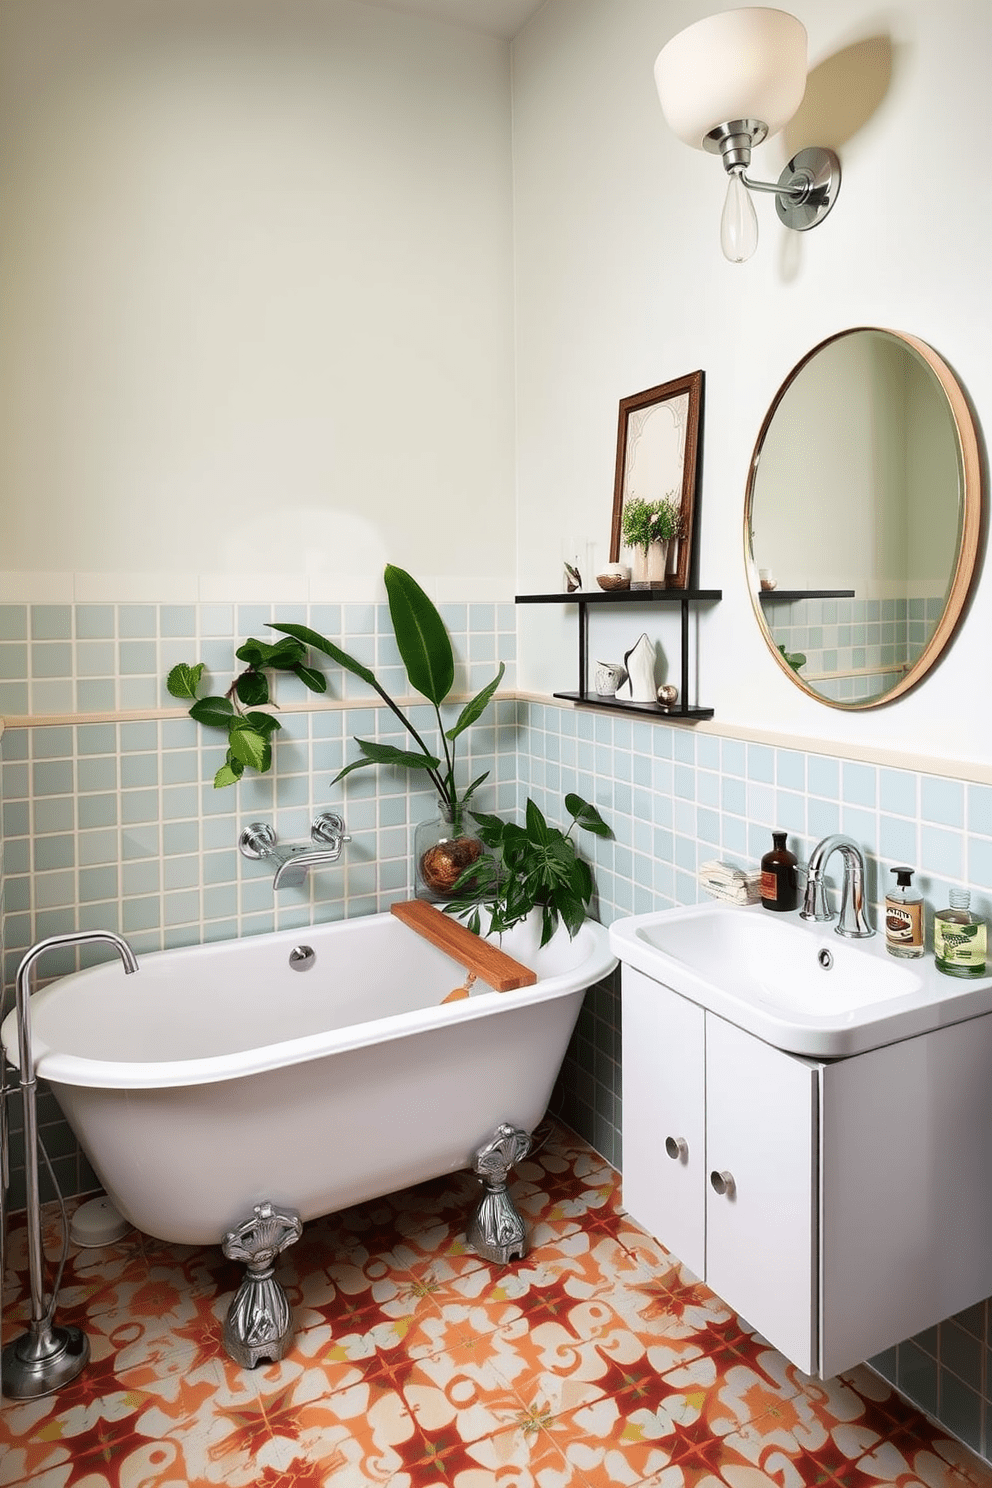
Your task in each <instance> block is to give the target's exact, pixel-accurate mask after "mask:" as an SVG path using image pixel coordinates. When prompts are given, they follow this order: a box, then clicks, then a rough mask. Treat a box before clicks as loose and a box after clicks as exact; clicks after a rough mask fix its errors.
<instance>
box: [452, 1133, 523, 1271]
mask: <svg viewBox="0 0 992 1488" xmlns="http://www.w3.org/2000/svg"><path fill="white" fill-rule="evenodd" d="M530 1144H531V1139H530V1137H529V1136H528V1134H527V1133H526V1132H525V1131H521V1130H520V1128H519V1127H516V1126H510V1125H509V1124H508V1123H507V1122H503V1124H502V1125H501V1126H498V1127H497V1128H496V1131H495V1132H494V1134H493V1136H492V1138H491V1140H490V1141H488V1142H487V1143H486V1144H485V1146H483V1147H480V1148H479V1150H478V1152H476V1154H475V1156H474V1158H473V1160H472V1171H473V1172H474V1173H475V1174H476V1176H477V1177H479V1178H481V1179H482V1182H483V1184H484V1186H485V1192H484V1193H483V1195H482V1197H481V1198H480V1200H479V1202H478V1204H477V1205H476V1209H475V1213H474V1214H473V1215H472V1218H471V1219H470V1220H469V1225H468V1230H467V1232H466V1236H465V1238H466V1239H467V1241H468V1243H469V1245H471V1247H472V1249H473V1250H474V1251H476V1252H477V1253H478V1254H479V1255H480V1256H482V1258H483V1260H486V1261H493V1262H495V1264H496V1265H498V1266H506V1265H508V1264H509V1262H510V1261H511V1260H512V1259H514V1258H515V1259H516V1260H518V1261H522V1260H523V1258H524V1256H525V1255H526V1254H527V1227H526V1226H525V1224H524V1222H523V1220H522V1219H521V1217H520V1215H519V1213H518V1212H517V1209H516V1207H515V1205H514V1203H513V1200H512V1199H511V1198H510V1195H509V1194H508V1193H507V1191H506V1180H507V1178H508V1177H509V1176H510V1169H511V1168H512V1167H513V1165H514V1163H518V1162H521V1161H522V1160H523V1158H525V1157H526V1156H527V1154H528V1152H529V1151H530Z"/></svg>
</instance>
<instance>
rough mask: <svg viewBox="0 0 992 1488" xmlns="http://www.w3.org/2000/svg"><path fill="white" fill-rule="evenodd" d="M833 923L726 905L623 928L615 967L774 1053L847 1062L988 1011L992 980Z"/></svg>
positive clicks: (616, 928)
mask: <svg viewBox="0 0 992 1488" xmlns="http://www.w3.org/2000/svg"><path fill="white" fill-rule="evenodd" d="M835 925H836V922H835V921H834V922H827V923H822V924H817V923H815V922H812V921H807V920H803V919H802V918H801V917H800V915H799V913H798V911H794V912H792V913H788V914H781V913H774V912H772V911H769V910H766V909H764V908H762V906H761V905H753V906H749V907H748V908H746V909H744V908H737V907H735V906H733V905H729V904H722V903H718V902H712V903H706V904H699V905H693V906H691V907H689V908H685V909H671V910H662V911H658V912H657V913H652V914H646V915H632V916H630V917H628V918H625V919H621V920H617V921H615V922H614V924H613V925H612V926H611V928H610V944H611V948H612V950H613V952H614V954H615V955H616V956H618V957H619V958H620V960H621V961H622V962H624V963H626V964H627V965H630V966H635V967H636V968H637V969H638V970H639V971H642V972H644V973H645V975H647V976H649V977H652V978H653V979H654V980H655V981H658V982H661V983H662V984H663V985H664V986H666V987H670V988H671V989H672V990H673V991H675V992H680V993H682V995H683V996H685V997H688V998H689V999H690V1000H691V1001H693V1002H695V1003H697V1004H699V1005H700V1006H701V1007H705V1008H708V1009H709V1010H710V1011H711V1012H714V1013H718V1014H720V1016H722V1017H725V1018H726V1019H727V1020H728V1021H729V1022H731V1023H735V1024H737V1026H738V1027H740V1028H743V1029H745V1030H746V1031H747V1032H749V1033H753V1034H755V1035H756V1036H757V1037H758V1038H762V1039H764V1040H765V1041H766V1042H767V1043H770V1044H773V1045H775V1047H776V1048H779V1049H784V1050H787V1051H789V1052H791V1053H795V1054H806V1055H809V1056H811V1057H816V1058H821V1059H823V1058H826V1059H830V1058H841V1057H844V1056H846V1055H850V1054H856V1053H862V1052H864V1051H865V1050H867V1049H875V1048H879V1047H880V1046H881V1045H883V1044H887V1043H894V1042H896V1041H897V1040H899V1039H903V1038H911V1037H913V1036H914V1035H915V1034H918V1033H925V1032H927V1031H929V1030H930V1029H932V1028H938V1027H941V1026H942V1025H945V1024H948V1023H956V1022H960V1021H961V1020H962V1019H965V1018H972V1017H976V1016H977V1015H978V1014H979V1013H985V1012H988V1011H989V1010H990V1009H992V977H989V978H983V979H982V980H980V981H966V980H962V979H959V978H957V977H948V976H944V975H943V974H942V973H941V972H939V971H937V969H936V966H935V965H934V960H933V956H932V955H930V954H929V953H928V954H927V955H926V956H924V957H923V958H922V959H921V960H917V961H902V960H899V959H898V958H897V957H894V956H890V955H889V953H888V952H887V951H886V949H885V938H884V935H883V934H881V933H879V934H876V935H873V936H871V937H870V938H868V939H865V940H850V939H847V938H846V937H844V936H841V935H838V934H837V933H836V929H835Z"/></svg>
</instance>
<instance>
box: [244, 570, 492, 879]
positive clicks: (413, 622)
mask: <svg viewBox="0 0 992 1488" xmlns="http://www.w3.org/2000/svg"><path fill="white" fill-rule="evenodd" d="M383 578H384V581H385V585H386V596H387V598H388V601H389V615H390V619H391V621H392V626H393V635H394V636H395V639H396V647H397V650H398V651H399V653H400V657H401V659H402V662H403V665H404V667H405V668H406V674H407V678H408V680H409V682H410V685H411V687H412V688H414V690H415V691H417V692H419V693H421V694H422V695H423V696H424V697H425V698H426V699H427V701H428V702H429V703H430V704H431V705H432V707H433V708H434V713H435V716H436V719H437V728H436V734H437V743H436V744H435V746H434V748H431V746H430V745H429V744H428V743H427V741H426V740H425V739H424V738H423V736H422V735H421V733H420V731H419V730H418V729H417V728H416V727H415V726H414V724H413V722H412V720H411V719H410V718H409V717H408V716H407V714H406V713H405V712H404V711H403V709H402V708H401V707H400V706H399V704H398V703H396V702H395V701H394V699H393V698H391V697H390V696H389V694H388V692H386V690H385V688H384V687H383V686H382V684H381V683H380V682H379V680H378V678H377V677H376V676H375V673H374V672H372V670H371V669H370V668H369V667H367V666H365V665H364V664H363V663H362V662H360V661H358V660H356V658H355V657H353V656H349V655H348V653H347V652H346V651H342V649H341V647H340V646H337V645H335V643H334V642H333V641H331V640H328V638H327V637H326V636H323V635H320V634H319V632H317V631H315V630H311V629H310V627H309V626H306V625H281V624H273V627H272V628H273V630H278V631H281V632H282V634H284V635H286V636H289V637H291V638H292V639H293V640H296V641H299V642H302V643H303V644H304V645H307V646H310V647H311V648H312V649H313V650H315V651H322V652H323V653H324V654H325V655H326V656H329V657H330V658H331V660H332V661H335V662H337V664H338V665H339V666H341V667H344V669H345V670H346V671H348V672H351V673H352V675H353V676H356V677H359V678H360V679H361V680H362V681H363V682H365V683H367V684H368V686H369V687H371V688H373V690H374V691H375V692H377V693H378V694H379V696H380V697H381V698H382V700H383V702H384V703H385V704H386V705H387V707H389V709H390V710H391V711H392V712H393V713H394V714H395V716H396V717H397V718H398V719H399V721H400V723H401V724H402V725H403V727H404V729H405V730H406V732H407V733H408V734H409V735H410V738H411V741H412V742H413V744H414V746H415V747H414V748H413V749H400V748H398V747H397V746H396V745H395V744H382V743H379V742H378V741H377V740H375V739H356V740H355V742H356V744H357V745H358V748H359V751H360V756H361V757H360V758H359V759H357V760H352V762H351V763H350V764H348V765H345V766H344V768H343V769H341V770H339V771H338V773H337V775H335V777H334V781H333V782H332V783H333V784H337V782H338V781H339V780H343V779H344V778H345V777H346V776H347V775H350V774H352V772H353V771H355V770H362V769H367V768H368V767H369V766H372V765H391V766H393V767H395V768H397V769H401V770H412V771H423V773H424V774H425V775H426V776H427V778H428V780H429V781H430V782H431V784H432V785H433V787H434V789H435V791H436V792H437V798H438V807H439V813H440V814H439V816H438V818H437V819H436V820H435V821H433V822H432V823H430V824H423V823H422V824H421V827H420V828H418V831H417V834H416V841H415V852H414V856H415V859H416V869H417V875H418V883H417V892H418V893H420V894H422V895H423V896H424V897H426V898H433V899H446V898H447V897H448V895H449V894H450V892H451V890H452V889H453V887H454V884H455V881H456V879H458V878H459V876H460V875H461V874H462V873H463V872H464V871H465V870H466V869H467V868H470V867H471V865H472V864H474V863H476V862H478V861H479V860H480V859H481V858H482V856H483V845H482V842H481V841H480V839H479V837H478V836H477V835H476V834H475V832H474V830H473V828H472V825H471V820H470V812H469V802H470V801H471V799H472V797H473V795H474V794H475V792H476V791H477V790H478V788H479V786H480V785H482V783H483V781H485V780H486V779H487V778H488V775H489V771H488V770H486V771H484V772H483V773H482V774H481V775H479V776H477V777H476V779H475V780H472V781H470V782H469V783H468V784H467V785H465V786H462V784H461V783H460V780H459V775H458V772H457V769H456V751H457V744H458V740H459V739H460V737H461V736H462V734H464V733H465V731H466V729H468V728H470V727H471V726H472V724H473V723H475V722H476V720H477V719H479V718H480V717H481V715H482V714H483V712H484V711H485V709H486V708H487V706H488V705H489V703H490V701H491V700H492V697H493V695H494V693H495V692H496V689H497V688H498V687H499V684H500V682H501V681H502V680H503V673H504V671H505V670H506V668H505V666H504V664H503V662H500V664H499V670H498V672H497V673H496V676H495V677H494V678H493V679H492V681H491V682H489V683H487V684H486V686H485V687H484V688H483V689H482V691H481V692H478V693H476V695H475V697H473V698H471V699H470V701H469V702H467V703H466V704H465V705H464V707H463V708H462V709H461V711H460V712H459V714H458V716H457V718H456V719H455V720H454V722H453V723H452V725H451V727H450V728H445V726H444V719H443V718H442V715H441V708H442V705H443V704H444V703H445V702H446V701H447V699H448V696H449V694H450V692H451V690H452V688H453V686H454V682H455V658H454V652H453V651H452V648H451V640H450V638H449V636H448V632H447V630H446V629H445V625H444V621H443V620H442V619H441V616H440V614H439V613H438V611H437V609H436V608H435V606H434V604H433V602H432V601H431V600H430V598H429V597H428V596H427V595H426V594H425V593H424V591H423V589H422V588H421V587H420V585H419V584H418V583H417V582H416V580H415V579H413V578H411V576H410V575H409V574H408V573H406V572H405V570H403V569H402V568H397V567H396V566H395V565H394V564H387V565H386V569H385V573H384V575H383Z"/></svg>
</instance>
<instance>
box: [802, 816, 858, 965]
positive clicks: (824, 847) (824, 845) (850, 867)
mask: <svg viewBox="0 0 992 1488" xmlns="http://www.w3.org/2000/svg"><path fill="white" fill-rule="evenodd" d="M835 852H839V853H840V855H841V857H842V858H843V859H844V884H843V888H842V889H841V895H840V918H839V920H838V922H837V926H836V929H837V934H838V935H846V936H847V937H848V939H850V940H863V939H865V938H866V937H867V936H869V935H874V934H875V932H874V930H873V929H872V928H871V926H870V925H869V923H868V916H867V914H866V912H865V860H864V855H863V854H862V851H861V849H860V847H859V846H858V844H857V843H856V842H852V840H851V838H850V837H841V836H837V835H834V836H832V837H824V838H823V841H822V842H818V843H817V844H816V846H815V847H814V849H813V851H812V852H811V853H810V856H809V866H808V868H807V877H806V893H805V896H804V898H803V907H802V909H801V910H800V914H801V916H802V918H803V919H804V920H832V919H833V912H832V911H831V909H830V906H829V905H828V903H827V886H826V883H825V882H824V875H825V873H826V869H827V863H828V862H829V860H830V858H831V857H832V856H833V854H834V853H835Z"/></svg>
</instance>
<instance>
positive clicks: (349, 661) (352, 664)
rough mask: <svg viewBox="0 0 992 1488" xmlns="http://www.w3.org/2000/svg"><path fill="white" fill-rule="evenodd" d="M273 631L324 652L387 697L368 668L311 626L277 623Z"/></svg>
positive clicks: (273, 626)
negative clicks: (292, 637)
mask: <svg viewBox="0 0 992 1488" xmlns="http://www.w3.org/2000/svg"><path fill="white" fill-rule="evenodd" d="M272 629H273V630H281V631H282V632H283V633H284V634H285V635H288V636H294V637H295V638H296V640H298V641H302V642H303V644H304V645H305V646H312V647H313V649H314V650H315V651H323V653H324V655H325V656H329V657H330V658H331V660H332V661H336V662H337V664H338V666H341V667H344V669H345V671H346V672H352V673H353V674H354V675H355V676H356V677H360V678H361V680H362V681H363V682H367V683H368V685H369V686H370V687H374V688H375V690H376V692H378V693H381V694H382V696H384V697H385V693H383V692H382V688H381V687H380V686H379V684H378V682H377V681H376V679H375V673H374V672H370V671H369V669H368V667H367V666H363V665H362V663H361V662H360V661H356V660H355V658H354V657H353V656H349V655H348V653H347V651H342V650H341V647H340V646H335V644H334V642H333V641H329V640H328V639H327V637H326V636H322V635H321V634H320V632H319V631H317V630H311V629H310V627H309V625H276V624H275V623H273V625H272Z"/></svg>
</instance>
